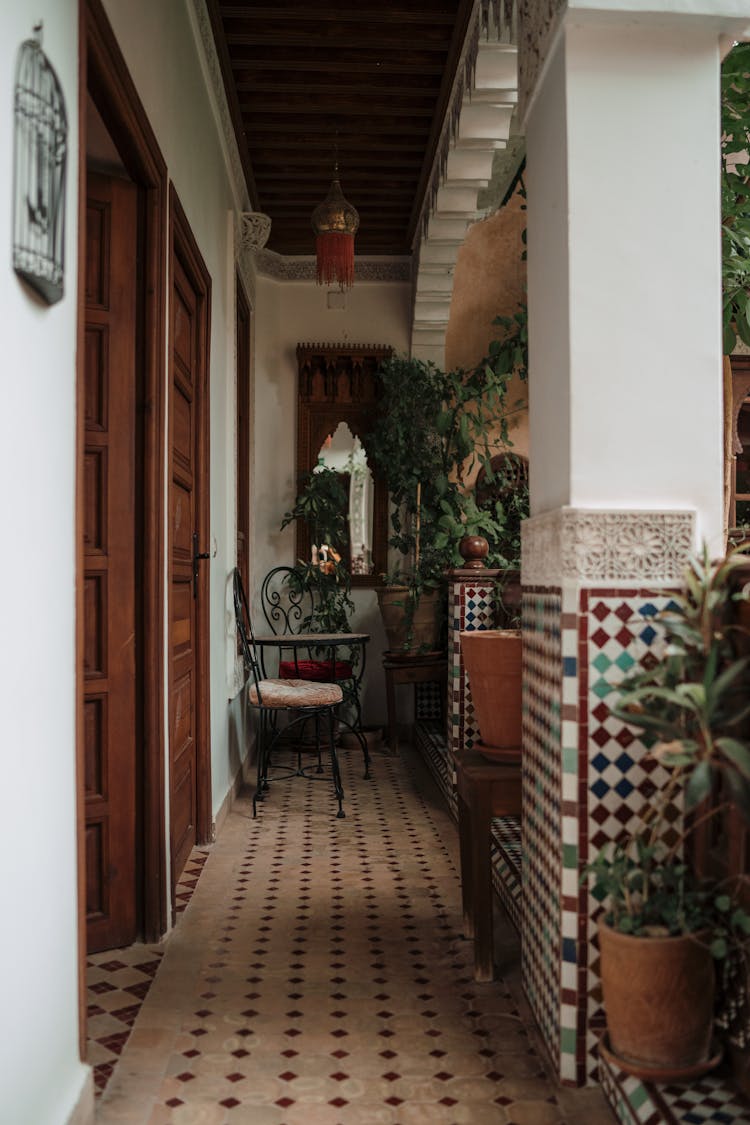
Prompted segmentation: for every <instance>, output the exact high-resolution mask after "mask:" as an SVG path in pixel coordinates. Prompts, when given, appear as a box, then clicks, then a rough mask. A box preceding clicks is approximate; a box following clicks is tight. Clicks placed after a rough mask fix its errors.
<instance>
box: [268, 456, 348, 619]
mask: <svg viewBox="0 0 750 1125" xmlns="http://www.w3.org/2000/svg"><path fill="white" fill-rule="evenodd" d="M348 510H349V497H348V494H347V492H346V489H345V488H344V486H343V484H342V481H341V477H340V476H339V474H338V473H337V472H336V471H335V469H327V468H318V469H316V470H315V471H314V472H312V473H308V474H306V476H305V477H303V479H302V488H301V490H300V493H299V495H298V496H297V499H296V500H295V502H294V506H293V508H292V509H291V510H290V511H288V512H286V513H285V514H284V519H283V520H282V523H281V527H282V529H283V528H285V527H288V525H289V524H291V523H294V522H295V521H296V520H304V521H305V523H306V524H307V526H308V529H309V532H310V542H311V543H312V544H314V548H313V556H314V557H311V558H309V559H298V560H297V563H296V565H295V566H294V567H293V568H292V572H291V574H290V576H289V588H290V590H291V591H292V592H293V593H311V594H312V597H313V609H312V612H311V613H310V614H308V616H307V617H305V618H304V619H303V621H302V628H303V629H307V630H309V631H310V632H313V633H348V632H351V627H350V624H349V618H350V617H351V615H352V614H353V613H354V602H353V601H352V599H351V578H350V575H349V567H348V566H347V564H346V562H345V556H346V552H347V549H348V541H349V525H348V517H347V513H348ZM323 547H325V548H326V551H325V554H326V556H327V557H325V558H323V557H322V553H323V552H322V548H323Z"/></svg>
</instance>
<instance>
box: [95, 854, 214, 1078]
mask: <svg viewBox="0 0 750 1125" xmlns="http://www.w3.org/2000/svg"><path fill="white" fill-rule="evenodd" d="M207 859H208V850H207V849H206V848H193V850H192V852H191V854H190V856H189V858H188V861H187V863H186V864H185V870H184V871H183V873H182V876H181V878H180V881H179V882H178V884H177V892H176V895H175V899H176V904H177V905H176V908H175V914H177V915H180V914H182V912H183V911H184V910H185V907H186V906H187V904H188V903H189V902H190V899H191V898H192V895H193V892H194V890H195V888H196V885H197V883H198V879H199V877H200V874H201V872H202V870H203V867H204V864H205V862H206V860H207ZM164 948H165V947H164V945H162V944H159V943H158V942H157V943H155V944H152V945H141V944H140V942H139V943H138V944H136V945H130V946H128V948H127V949H108V950H107V951H106V952H105V953H91V954H89V956H88V958H87V960H86V986H87V991H88V1055H87V1059H88V1062H90V1063H91V1065H92V1066H93V1068H94V1090H95V1091H96V1096H97V1097H100V1096H101V1094H102V1091H103V1090H104V1089H105V1087H106V1085H107V1083H108V1082H109V1079H110V1078H111V1076H112V1071H113V1070H114V1068H115V1063H116V1062H117V1060H118V1058H119V1057H120V1055H121V1054H122V1049H123V1047H124V1046H125V1044H126V1042H127V1040H128V1037H129V1035H130V1032H131V1029H132V1027H133V1024H134V1023H135V1020H136V1017H137V1015H138V1013H139V1011H140V1009H141V1005H142V1004H143V1001H144V1000H145V999H146V996H147V994H148V991H149V989H150V988H151V985H152V983H153V980H154V977H155V976H156V970H157V969H158V968H159V964H160V962H161V959H162V957H163V956H164Z"/></svg>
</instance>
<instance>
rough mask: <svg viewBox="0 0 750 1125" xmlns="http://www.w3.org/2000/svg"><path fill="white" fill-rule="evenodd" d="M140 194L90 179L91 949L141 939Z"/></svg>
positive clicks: (87, 645) (86, 690)
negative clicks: (137, 536) (137, 580)
mask: <svg viewBox="0 0 750 1125" xmlns="http://www.w3.org/2000/svg"><path fill="white" fill-rule="evenodd" d="M136 232H137V194H136V189H135V187H134V186H133V185H132V184H130V183H127V182H126V181H124V180H118V179H112V178H109V177H103V176H97V175H93V174H90V175H89V176H88V177H87V208H86V278H85V359H84V398H85V406H84V418H85V421H84V429H85V445H84V452H83V458H84V463H83V497H84V518H83V521H82V524H83V560H84V594H83V635H84V653H83V669H84V673H83V696H84V699H83V714H84V753H85V809H86V847H85V853H86V920H87V940H88V949H89V951H90V952H93V951H95V950H100V949H111V948H114V947H116V946H122V945H128V944H130V943H131V942H132V941H134V940H135V938H136V936H137V926H138V917H137V909H136V902H137V897H136V896H137V879H136V835H135V833H136V644H135V632H136V621H135V495H134V467H135V466H134V461H135V399H136V371H135V324H136Z"/></svg>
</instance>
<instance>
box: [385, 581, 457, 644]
mask: <svg viewBox="0 0 750 1125" xmlns="http://www.w3.org/2000/svg"><path fill="white" fill-rule="evenodd" d="M376 593H377V595H378V604H379V605H380V614H381V616H382V618H383V625H384V627H385V632H386V636H387V637H388V649H389V651H390V652H392V653H394V654H395V655H397V656H406V655H409V654H412V655H416V654H417V653H418V652H420V651H421V652H434V651H435V650H436V649H437V645H438V639H439V636H438V635H439V631H440V619H439V610H440V599H441V592H440V591H439V590H430V591H429V592H428V593H424V594H422V596H421V597H420V599H419V602H418V603H417V606H416V609H415V610H414V618H413V620H412V625H411V636H410V635H409V632H410V631H409V629H408V628H407V625H406V608H407V604H408V600H409V589H408V587H407V586H379V587H378V588H377V590H376ZM407 642H410V643H409V645H408V648H407V647H406V646H407Z"/></svg>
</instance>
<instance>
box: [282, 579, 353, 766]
mask: <svg viewBox="0 0 750 1125" xmlns="http://www.w3.org/2000/svg"><path fill="white" fill-rule="evenodd" d="M291 573H292V567H290V566H276V567H274V568H273V570H269V572H268V574H267V575H266V577H265V578H264V579H263V584H262V586H261V590H260V604H261V608H262V610H263V616H264V617H265V619H266V621H267V623H268V627H269V629H270V630H271V632H272V633H274V634H275V635H276V636H282V635H284V634H289V633H300V632H302V630H307V629H308V626H309V623H310V620H311V619H312V615H313V610H314V608H315V599H314V596H313V593H312V591H311V590H303V591H296V590H295V589H294V588H293V587H292V586H291V585H290V583H289V576H290V574H291ZM313 648H314V646H310V648H308V649H307V650H306V656H305V659H304V660H301V659H300V658H299V649H297V648H293V649H291V648H290V649H289V650H288V651H289V653H290V654H291V658H290V659H284V658H283V657H284V649H283V648H280V659H279V673H278V674H279V678H280V679H282V680H286V679H297V680H313V681H318V682H325V683H337V684H340V685H341V686H342V688H343V691H344V698H345V699H346V701H347V703H351V704H352V706H353V707H354V710H355V713H356V716H357V717H356V720H355V722H354V723H353V724H351V726H352V729H353V730H354V731H355V733H356V732H357V731H361V729H362V707H361V704H360V700H359V691H360V685H361V683H362V677H363V676H364V672H365V648H364V646H362V645H360V646H358V648H357V650H356V651H357V663H356V666H355V664H354V662H353V661H352V660H338V659H336V657H335V650H334V651H333V652H332V655H331V657H330V658H328V659H325V658H321V657H320V656H319V655H315V654H314V652H313ZM262 666H263V660H262V654H261V667H262ZM347 725H349V724H347ZM366 765H367V766H368V768H369V763H368V762H367V760H366Z"/></svg>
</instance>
